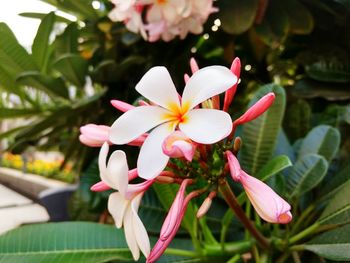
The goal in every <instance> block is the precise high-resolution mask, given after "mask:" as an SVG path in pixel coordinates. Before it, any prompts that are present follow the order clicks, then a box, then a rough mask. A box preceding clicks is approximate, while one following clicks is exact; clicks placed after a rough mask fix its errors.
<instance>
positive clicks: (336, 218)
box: [318, 181, 350, 224]
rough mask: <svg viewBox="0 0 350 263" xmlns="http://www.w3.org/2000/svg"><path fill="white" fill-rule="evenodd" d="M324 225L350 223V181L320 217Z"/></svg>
mask: <svg viewBox="0 0 350 263" xmlns="http://www.w3.org/2000/svg"><path fill="white" fill-rule="evenodd" d="M318 221H319V222H321V223H323V224H344V223H349V222H350V181H347V182H346V183H345V184H343V186H342V187H341V189H340V190H339V192H338V193H337V194H336V195H335V196H334V197H333V198H332V199H331V200H330V202H329V203H328V205H327V207H326V208H325V210H324V211H323V213H322V214H321V216H320V219H319V220H318Z"/></svg>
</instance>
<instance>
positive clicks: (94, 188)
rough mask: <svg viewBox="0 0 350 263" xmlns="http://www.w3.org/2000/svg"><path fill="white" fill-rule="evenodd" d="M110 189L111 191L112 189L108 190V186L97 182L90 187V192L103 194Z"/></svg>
mask: <svg viewBox="0 0 350 263" xmlns="http://www.w3.org/2000/svg"><path fill="white" fill-rule="evenodd" d="M110 189H112V188H110V187H109V186H108V185H106V184H105V183H104V182H103V181H101V182H98V183H96V184H94V185H93V186H91V187H90V190H91V191H93V192H104V191H108V190H110Z"/></svg>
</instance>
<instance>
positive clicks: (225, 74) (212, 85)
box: [182, 66, 237, 109]
mask: <svg viewBox="0 0 350 263" xmlns="http://www.w3.org/2000/svg"><path fill="white" fill-rule="evenodd" d="M236 82H237V77H236V76H235V75H233V74H232V72H231V71H230V70H229V69H228V68H226V67H223V66H210V67H205V68H202V69H200V70H198V71H197V72H195V73H194V74H193V75H192V77H191V78H190V79H189V80H188V82H187V84H186V86H185V89H184V92H183V95H182V105H186V107H188V108H189V109H192V108H194V107H195V106H197V105H198V104H200V103H201V102H203V101H205V100H207V99H209V98H211V97H213V96H215V95H218V94H220V93H222V92H225V91H226V90H228V89H229V88H230V87H232V86H233V85H234V84H236ZM208 85H209V86H208ZM204 87H205V88H204Z"/></svg>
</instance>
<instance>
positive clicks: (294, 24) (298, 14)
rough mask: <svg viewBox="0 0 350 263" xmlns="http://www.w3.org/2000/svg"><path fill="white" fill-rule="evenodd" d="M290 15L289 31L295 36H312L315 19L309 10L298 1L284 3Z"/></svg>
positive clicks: (291, 0)
mask: <svg viewBox="0 0 350 263" xmlns="http://www.w3.org/2000/svg"><path fill="white" fill-rule="evenodd" d="M284 4H285V7H286V8H285V9H286V12H287V14H288V20H289V24H290V27H289V30H290V31H291V32H292V33H294V34H303V35H307V34H310V33H311V32H312V30H313V28H314V19H313V17H312V14H311V13H310V12H309V10H308V9H307V8H306V7H305V6H304V5H303V4H302V3H300V1H297V0H288V1H285V2H284Z"/></svg>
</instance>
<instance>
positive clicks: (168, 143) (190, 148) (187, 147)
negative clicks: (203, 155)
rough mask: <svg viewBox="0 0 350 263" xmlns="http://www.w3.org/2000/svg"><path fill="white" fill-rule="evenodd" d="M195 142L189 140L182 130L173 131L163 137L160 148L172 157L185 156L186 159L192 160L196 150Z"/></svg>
mask: <svg viewBox="0 0 350 263" xmlns="http://www.w3.org/2000/svg"><path fill="white" fill-rule="evenodd" d="M196 147H197V145H196V143H195V142H193V141H191V139H190V138H188V137H187V136H186V135H185V134H184V133H183V132H181V131H175V132H173V133H172V134H170V135H169V136H168V137H166V138H165V140H164V142H163V144H162V149H163V152H164V153H165V154H166V155H168V156H169V157H172V158H179V157H185V159H186V160H188V161H192V158H193V156H194V153H195V152H196Z"/></svg>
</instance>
